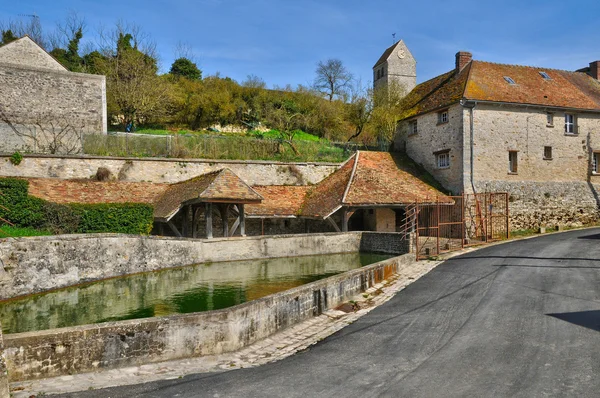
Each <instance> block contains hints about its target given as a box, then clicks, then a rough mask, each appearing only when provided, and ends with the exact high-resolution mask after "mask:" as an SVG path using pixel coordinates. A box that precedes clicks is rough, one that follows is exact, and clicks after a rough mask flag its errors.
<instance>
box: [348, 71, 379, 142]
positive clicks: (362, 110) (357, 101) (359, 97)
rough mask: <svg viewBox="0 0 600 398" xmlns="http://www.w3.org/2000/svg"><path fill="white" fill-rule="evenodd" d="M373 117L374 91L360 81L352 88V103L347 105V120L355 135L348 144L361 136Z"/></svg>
mask: <svg viewBox="0 0 600 398" xmlns="http://www.w3.org/2000/svg"><path fill="white" fill-rule="evenodd" d="M372 115H373V90H371V89H370V88H366V87H365V86H363V85H362V83H361V82H360V81H358V82H356V85H355V86H354V87H353V88H352V92H351V97H350V103H349V104H348V105H347V114H346V118H347V120H348V122H350V124H351V125H352V126H354V133H353V134H352V135H351V136H350V138H348V142H350V141H352V140H353V139H355V138H357V137H358V136H360V135H361V134H362V133H363V131H364V130H365V128H366V127H367V126H368V125H369V122H370V121H371V116H372Z"/></svg>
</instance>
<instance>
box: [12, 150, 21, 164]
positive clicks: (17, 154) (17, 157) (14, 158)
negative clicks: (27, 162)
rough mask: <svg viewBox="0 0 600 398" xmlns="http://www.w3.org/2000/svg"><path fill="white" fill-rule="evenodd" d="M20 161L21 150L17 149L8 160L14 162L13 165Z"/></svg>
mask: <svg viewBox="0 0 600 398" xmlns="http://www.w3.org/2000/svg"><path fill="white" fill-rule="evenodd" d="M22 161H23V155H21V152H18V151H17V152H15V153H13V154H12V155H11V156H10V162H11V163H12V164H14V165H15V166H18V165H20V164H21V162H22Z"/></svg>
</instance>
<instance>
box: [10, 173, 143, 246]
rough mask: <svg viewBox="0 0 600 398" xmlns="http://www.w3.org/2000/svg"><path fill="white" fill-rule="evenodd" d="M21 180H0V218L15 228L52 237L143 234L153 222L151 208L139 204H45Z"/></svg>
mask: <svg viewBox="0 0 600 398" xmlns="http://www.w3.org/2000/svg"><path fill="white" fill-rule="evenodd" d="M28 188H29V184H28V182H27V181H25V180H19V179H15V178H0V205H1V206H0V217H2V218H4V219H6V220H8V221H10V222H11V223H13V224H15V226H18V227H30V228H40V229H47V230H49V231H51V232H52V233H55V234H64V233H98V232H114V233H124V234H143V235H147V234H149V233H150V231H151V230H152V224H153V221H154V216H153V209H152V206H150V205H146V204H140V203H111V204H70V205H62V204H57V203H51V202H46V201H44V200H42V199H38V198H35V197H33V196H29V195H28Z"/></svg>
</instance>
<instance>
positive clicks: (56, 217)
mask: <svg viewBox="0 0 600 398" xmlns="http://www.w3.org/2000/svg"><path fill="white" fill-rule="evenodd" d="M43 210H44V228H45V229H47V230H49V231H50V232H52V233H53V234H74V233H76V232H77V231H78V230H79V222H80V221H81V215H80V214H79V213H77V212H76V211H75V210H73V208H72V207H71V206H68V205H62V204H58V203H51V202H45V203H44V205H43Z"/></svg>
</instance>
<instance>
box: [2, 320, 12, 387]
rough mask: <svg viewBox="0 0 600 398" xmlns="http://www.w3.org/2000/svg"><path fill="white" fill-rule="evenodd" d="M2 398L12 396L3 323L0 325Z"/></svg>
mask: <svg viewBox="0 0 600 398" xmlns="http://www.w3.org/2000/svg"><path fill="white" fill-rule="evenodd" d="M0 398H10V392H9V389H8V372H7V370H6V362H5V359H4V341H3V339H2V325H0Z"/></svg>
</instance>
